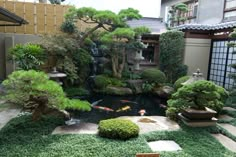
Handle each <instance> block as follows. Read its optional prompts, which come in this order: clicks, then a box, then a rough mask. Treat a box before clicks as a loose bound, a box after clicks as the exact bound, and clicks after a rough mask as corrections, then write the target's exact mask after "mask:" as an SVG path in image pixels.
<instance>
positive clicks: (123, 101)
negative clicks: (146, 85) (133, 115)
mask: <svg viewBox="0 0 236 157" xmlns="http://www.w3.org/2000/svg"><path fill="white" fill-rule="evenodd" d="M120 102H122V103H133V104H138V103H137V102H134V101H129V100H120Z"/></svg>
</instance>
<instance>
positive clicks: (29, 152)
mask: <svg viewBox="0 0 236 157" xmlns="http://www.w3.org/2000/svg"><path fill="white" fill-rule="evenodd" d="M62 124H63V121H62V120H61V119H58V118H53V117H43V118H42V119H41V120H40V121H38V122H32V121H31V115H23V116H20V117H17V118H14V119H12V120H11V121H10V122H9V123H8V124H7V125H6V126H5V127H4V128H3V129H2V130H1V131H0V156H4V157H22V156H24V157H59V156H63V157H78V156H79V157H90V156H91V157H92V156H93V157H134V156H135V154H136V153H138V152H139V153H142V152H146V153H150V152H152V151H151V149H150V148H149V147H148V145H147V141H154V140H174V141H175V142H177V143H178V144H179V145H180V146H181V147H182V148H183V150H182V151H178V152H161V153H160V154H161V157H235V156H236V154H235V153H232V152H230V151H228V150H227V149H225V148H224V147H223V146H222V145H221V144H220V143H219V142H218V141H217V140H216V139H214V138H213V137H212V136H211V135H210V133H209V132H218V131H219V130H218V128H217V127H213V128H206V129H202V128H200V129H196V128H194V129H192V128H188V127H183V129H181V130H179V131H169V132H168V131H161V132H152V133H149V134H145V135H141V136H139V137H138V138H132V139H130V140H126V141H122V140H112V139H106V138H101V137H99V136H97V135H51V132H52V131H53V129H54V128H55V127H56V126H58V125H62Z"/></svg>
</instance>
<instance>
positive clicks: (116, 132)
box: [98, 119, 139, 140]
mask: <svg viewBox="0 0 236 157" xmlns="http://www.w3.org/2000/svg"><path fill="white" fill-rule="evenodd" d="M98 131H99V132H98V134H99V135H100V136H102V137H107V138H112V139H121V140H127V139H129V138H132V137H137V136H138V134H139V127H138V126H137V125H136V124H135V123H133V122H132V121H130V120H126V119H108V120H102V121H100V122H99V127H98Z"/></svg>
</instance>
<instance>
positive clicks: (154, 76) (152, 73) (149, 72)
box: [141, 68, 166, 83]
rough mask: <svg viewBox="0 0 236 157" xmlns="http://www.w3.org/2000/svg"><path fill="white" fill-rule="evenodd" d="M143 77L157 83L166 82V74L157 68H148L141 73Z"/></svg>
mask: <svg viewBox="0 0 236 157" xmlns="http://www.w3.org/2000/svg"><path fill="white" fill-rule="evenodd" d="M141 76H142V78H143V79H145V80H147V81H148V82H155V83H165V82H166V76H165V74H164V73H163V72H162V71H160V70H158V69H155V68H151V69H146V70H144V71H143V72H142V74H141Z"/></svg>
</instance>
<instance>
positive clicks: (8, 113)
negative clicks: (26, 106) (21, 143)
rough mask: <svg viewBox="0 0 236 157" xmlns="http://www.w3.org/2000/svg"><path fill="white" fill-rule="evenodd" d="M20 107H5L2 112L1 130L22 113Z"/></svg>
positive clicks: (0, 118)
mask: <svg viewBox="0 0 236 157" xmlns="http://www.w3.org/2000/svg"><path fill="white" fill-rule="evenodd" d="M20 111H21V109H19V108H16V109H14V108H10V109H5V110H3V111H1V112H0V130H1V129H2V128H3V127H4V126H5V124H7V123H8V122H9V121H10V120H11V119H12V118H14V117H16V116H17V115H18V114H19V113H20Z"/></svg>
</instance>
